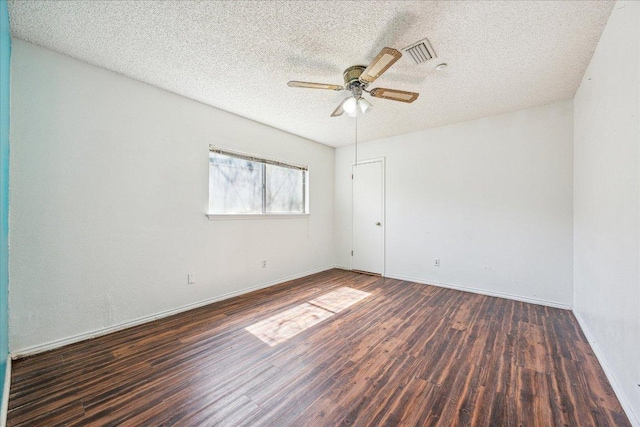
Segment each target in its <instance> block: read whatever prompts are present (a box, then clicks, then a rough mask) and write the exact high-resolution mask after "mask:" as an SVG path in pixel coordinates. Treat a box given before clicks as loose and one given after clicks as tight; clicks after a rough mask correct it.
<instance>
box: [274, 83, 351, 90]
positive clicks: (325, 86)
mask: <svg viewBox="0 0 640 427" xmlns="http://www.w3.org/2000/svg"><path fill="white" fill-rule="evenodd" d="M287 86H289V87H304V88H308V89H329V90H342V89H343V87H342V86H340V85H329V84H325V83H311V82H296V81H290V82H289V83H287Z"/></svg>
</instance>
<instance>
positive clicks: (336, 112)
mask: <svg viewBox="0 0 640 427" xmlns="http://www.w3.org/2000/svg"><path fill="white" fill-rule="evenodd" d="M347 99H349V98H345V99H343V100H342V102H341V103H340V105H338V108H336V109H335V110H334V111H333V113H331V117H338V116H341V115H342V113H344V108H342V106H343V105H344V103H345V102H347Z"/></svg>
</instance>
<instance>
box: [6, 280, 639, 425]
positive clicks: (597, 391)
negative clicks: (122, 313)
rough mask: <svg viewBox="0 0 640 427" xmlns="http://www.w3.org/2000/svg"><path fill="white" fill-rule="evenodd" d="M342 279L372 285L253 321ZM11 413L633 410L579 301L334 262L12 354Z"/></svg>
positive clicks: (235, 415)
mask: <svg viewBox="0 0 640 427" xmlns="http://www.w3.org/2000/svg"><path fill="white" fill-rule="evenodd" d="M341 287H350V288H353V289H358V290H361V291H365V292H368V293H371V295H370V296H368V297H366V298H364V299H361V300H359V301H358V302H355V303H353V305H351V306H349V307H348V308H344V309H342V311H337V312H336V313H335V314H334V313H331V315H330V317H328V318H326V319H324V320H322V321H321V322H320V323H317V324H315V325H313V326H310V327H309V328H308V329H306V330H304V331H303V332H301V333H299V334H297V335H295V336H293V337H292V338H289V339H288V340H286V341H283V342H280V343H278V344H276V345H273V346H270V345H268V344H266V343H265V342H263V341H261V340H260V339H258V338H257V337H256V336H254V335H252V334H251V333H250V332H248V331H247V330H245V328H247V327H249V326H251V325H254V324H256V322H259V321H262V320H265V319H268V318H269V317H271V316H273V315H276V314H279V313H282V312H284V311H286V310H290V309H291V310H292V313H294V312H296V313H297V312H298V311H300V310H298V311H296V310H293V309H294V308H295V307H297V306H300V305H301V304H303V303H307V302H309V301H311V300H316V299H317V298H318V297H320V296H323V295H325V294H327V293H329V292H331V291H335V290H337V289H339V288H341ZM328 299H329V300H330V299H331V298H328ZM333 300H336V298H335V297H334V298H333ZM333 300H332V301H333ZM338 302H339V301H338ZM311 305H313V304H311ZM309 312H311V311H309ZM268 323H269V322H266V323H265V324H268ZM8 425H10V426H17V425H36V426H53V425H101V426H103V425H105V426H107V425H108V426H116V425H117V426H138V425H145V426H161V425H165V426H170V425H184V426H187V425H188V426H213V425H229V426H240V425H275V426H286V425H295V426H325V425H326V426H337V425H359V426H379V425H394V426H396V425H401V426H449V425H474V426H553V425H558V426H560V425H568V426H627V425H630V424H629V422H628V420H627V418H626V417H625V415H624V413H623V410H622V408H621V407H620V404H619V403H618V401H617V400H616V397H615V395H614V393H613V391H612V389H611V387H610V385H609V383H608V382H607V380H606V378H605V375H604V373H603V371H602V369H601V367H600V365H599V364H598V361H597V360H596V358H595V356H594V355H593V353H592V351H591V348H590V347H589V345H588V343H587V341H586V340H585V338H584V336H583V334H582V332H581V331H580V329H579V326H578V324H577V322H576V320H575V318H574V317H573V314H572V313H571V312H570V311H566V310H560V309H554V308H549V307H543V306H538V305H533V304H527V303H522V302H517V301H511V300H505V299H500V298H493V297H487V296H481V295H476V294H470V293H465V292H458V291H454V290H449V289H442V288H437V287H433V286H427V285H421V284H415V283H410V282H403V281H400V280H391V279H385V278H380V277H372V276H367V275H363V274H357V273H352V272H345V271H341V270H331V271H327V272H323V273H319V274H316V275H313V276H309V277H306V278H303V279H299V280H295V281H292V282H288V283H285V284H282V285H278V286H275V287H271V288H268V289H264V290H261V291H257V292H253V293H251V294H247V295H244V296H240V297H237V298H233V299H230V300H226V301H222V302H219V303H215V304H211V305H208V306H206V307H202V308H199V309H195V310H192V311H189V312H186V313H182V314H178V315H175V316H172V317H168V318H165V319H162V320H158V321H155V322H152V323H148V324H144V325H141V326H137V327H134V328H130V329H127V330H124V331H120V332H116V333H113V334H110V335H107V336H103V337H100V338H96V339H93V340H89V341H84V342H81V343H78V344H73V345H69V346H66V347H63V348H60V349H57V350H53V351H50V352H47V353H43V354H40V355H36V356H33V357H29V358H25V359H21V360H17V361H15V362H14V364H13V377H12V384H11V395H10V400H9V417H8Z"/></svg>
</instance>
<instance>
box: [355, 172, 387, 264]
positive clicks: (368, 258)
mask: <svg viewBox="0 0 640 427" xmlns="http://www.w3.org/2000/svg"><path fill="white" fill-rule="evenodd" d="M351 268H352V269H353V270H359V271H365V272H368V273H374V274H380V275H384V169H383V162H382V161H381V160H378V161H372V162H367V163H359V164H358V165H354V166H353V253H352V259H351Z"/></svg>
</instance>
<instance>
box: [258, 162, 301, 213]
mask: <svg viewBox="0 0 640 427" xmlns="http://www.w3.org/2000/svg"><path fill="white" fill-rule="evenodd" d="M266 168H267V177H266V179H267V182H266V184H267V186H266V187H267V200H266V202H267V203H266V205H267V206H266V211H267V212H269V213H288V212H297V213H303V212H304V193H303V191H304V174H305V171H302V170H298V169H290V168H284V167H280V166H274V165H266Z"/></svg>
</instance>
